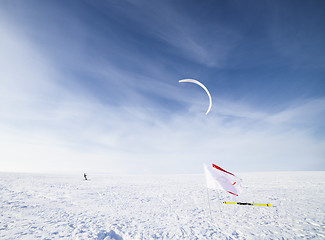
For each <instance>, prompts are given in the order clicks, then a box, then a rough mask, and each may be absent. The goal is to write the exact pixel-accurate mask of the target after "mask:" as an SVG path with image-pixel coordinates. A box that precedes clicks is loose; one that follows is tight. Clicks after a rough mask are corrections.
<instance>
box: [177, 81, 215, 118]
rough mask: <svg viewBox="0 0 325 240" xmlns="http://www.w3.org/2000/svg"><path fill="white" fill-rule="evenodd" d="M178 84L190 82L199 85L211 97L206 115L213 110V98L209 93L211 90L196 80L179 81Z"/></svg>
mask: <svg viewBox="0 0 325 240" xmlns="http://www.w3.org/2000/svg"><path fill="white" fill-rule="evenodd" d="M178 82H180V83H181V82H189V83H195V84H197V85H199V86H200V87H201V88H203V89H204V91H205V92H206V93H207V94H208V97H209V107H208V110H207V111H206V113H205V115H207V114H208V113H209V112H210V110H211V107H212V98H211V95H210V93H209V90H208V89H207V88H206V87H205V86H204V85H203V84H202V83H201V82H199V81H197V80H194V79H183V80H179V81H178Z"/></svg>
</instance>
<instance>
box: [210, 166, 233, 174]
mask: <svg viewBox="0 0 325 240" xmlns="http://www.w3.org/2000/svg"><path fill="white" fill-rule="evenodd" d="M212 167H214V168H216V169H218V170H220V171H223V172H225V173H228V174H230V175H233V176H235V175H234V174H232V173H231V172H228V171H226V170H224V169H222V168H221V167H219V166H217V165H215V164H212Z"/></svg>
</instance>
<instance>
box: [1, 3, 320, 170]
mask: <svg viewBox="0 0 325 240" xmlns="http://www.w3.org/2000/svg"><path fill="white" fill-rule="evenodd" d="M324 12H325V3H324V1H322V0H319V1H314V0H311V1H300V0H296V1H283V0H281V1H278V0H275V1H266V0H263V1H260V0H252V1H249V0H247V1H239V0H229V1H209V0H206V1H193V0H186V1H185V0H178V1H174V0H173V1H172V0H166V1H142V0H139V1H131V0H102V1H99V0H98V1H97V0H95V1H94V0H80V1H72V0H68V1H54V0H48V1H41V0H30V1H24V0H10V1H9V0H2V1H0V86H1V87H0V149H1V150H0V171H11V172H82V173H83V172H86V173H88V174H89V173H108V174H200V173H203V167H202V165H203V164H204V163H205V164H211V163H215V164H217V165H220V166H221V167H223V168H225V169H227V170H229V171H233V172H250V171H253V172H254V171H318V170H321V171H324V170H325V31H324V25H325V15H324ZM185 78H191V79H196V80H199V81H200V82H202V83H203V84H204V85H205V86H206V87H207V88H208V89H209V91H210V93H211V97H212V101H213V106H212V109H211V111H210V113H209V114H208V115H205V112H206V110H207V108H208V96H207V95H206V93H205V92H204V90H203V89H202V88H200V87H199V86H197V85H195V84H192V83H179V82H178V81H179V80H181V79H185Z"/></svg>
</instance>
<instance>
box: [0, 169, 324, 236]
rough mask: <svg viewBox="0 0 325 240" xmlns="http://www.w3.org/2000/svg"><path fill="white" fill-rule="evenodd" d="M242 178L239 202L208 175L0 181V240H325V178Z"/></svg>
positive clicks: (13, 177) (13, 176)
mask: <svg viewBox="0 0 325 240" xmlns="http://www.w3.org/2000/svg"><path fill="white" fill-rule="evenodd" d="M238 175H239V176H240V177H241V178H242V179H243V184H244V185H243V189H242V192H241V194H240V196H239V197H235V196H231V195H230V194H227V193H218V192H216V191H214V190H209V191H208V192H207V189H206V187H205V178H204V176H203V175H171V176H170V175H169V176H112V175H95V174H94V175H92V174H89V177H90V178H91V181H85V180H83V179H82V174H80V176H79V175H70V176H68V175H40V174H32V175H30V174H18V173H0V203H1V204H0V212H1V213H0V214H1V215H0V239H44V240H45V239H98V240H99V239H105V240H109V239H116V240H122V239H325V203H324V202H325V201H324V200H325V187H324V186H325V185H324V183H325V172H278V173H271V172H269V173H242V174H238ZM208 194H209V199H210V206H211V217H210V211H209V201H208V197H207V196H208ZM223 201H240V202H255V203H270V204H272V205H274V207H259V206H239V205H224V204H222V202H223Z"/></svg>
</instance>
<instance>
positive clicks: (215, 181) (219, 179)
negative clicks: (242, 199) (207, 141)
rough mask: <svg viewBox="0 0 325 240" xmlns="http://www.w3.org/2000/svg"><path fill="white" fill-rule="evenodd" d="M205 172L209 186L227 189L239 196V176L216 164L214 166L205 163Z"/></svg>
mask: <svg viewBox="0 0 325 240" xmlns="http://www.w3.org/2000/svg"><path fill="white" fill-rule="evenodd" d="M204 172H205V177H206V181H207V187H208V188H212V189H221V190H225V191H226V192H228V193H230V194H232V195H235V196H238V193H239V188H240V182H241V179H240V178H239V177H237V176H235V175H234V174H233V173H231V172H228V171H226V170H224V169H222V168H221V167H219V166H217V165H215V164H212V167H211V166H206V165H204Z"/></svg>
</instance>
